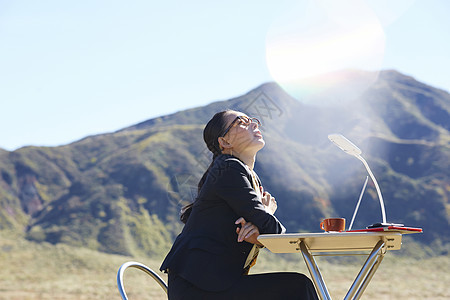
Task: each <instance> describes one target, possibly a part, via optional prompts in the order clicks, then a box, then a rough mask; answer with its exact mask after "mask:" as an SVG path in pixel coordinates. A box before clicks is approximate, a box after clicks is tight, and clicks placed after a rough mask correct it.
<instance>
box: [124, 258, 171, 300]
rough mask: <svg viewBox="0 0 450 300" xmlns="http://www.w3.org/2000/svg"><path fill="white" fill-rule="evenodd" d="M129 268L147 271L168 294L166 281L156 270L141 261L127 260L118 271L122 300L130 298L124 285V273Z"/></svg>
mask: <svg viewBox="0 0 450 300" xmlns="http://www.w3.org/2000/svg"><path fill="white" fill-rule="evenodd" d="M128 268H136V269H139V270H141V271H144V272H145V273H147V274H148V275H150V277H152V278H153V279H154V280H155V281H156V282H157V283H158V284H159V285H160V286H161V288H162V289H163V290H164V292H166V294H167V284H166V282H165V281H164V280H163V279H162V278H161V277H160V276H159V275H158V274H156V272H155V271H153V270H152V269H150V268H149V267H147V266H146V265H144V264H141V263H139V262H135V261H129V262H126V263H124V264H123V265H121V266H120V268H119V271H118V272H117V287H118V288H119V292H120V296H122V300H128V297H127V294H126V292H125V288H124V286H123V274H124V273H125V270H126V269H128Z"/></svg>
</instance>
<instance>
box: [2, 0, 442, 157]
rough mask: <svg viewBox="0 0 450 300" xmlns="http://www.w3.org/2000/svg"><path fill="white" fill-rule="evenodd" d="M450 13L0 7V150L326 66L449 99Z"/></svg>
mask: <svg viewBox="0 0 450 300" xmlns="http://www.w3.org/2000/svg"><path fill="white" fill-rule="evenodd" d="M448 12H450V1H446V0H427V1H425V0H415V1H414V0H396V1H391V0H374V1H363V0H360V1H357V0H341V1H335V0H316V1H312V0H309V1H306V0H305V1H292V0H290V1H288V0H280V1H256V0H254V1H250V0H249V1H149V0H146V1H144V0H134V1H106V0H105V1H101V0H90V1H86V0H78V1H68V0H66V1H60V0H40V1H34V0H0V105H1V106H0V128H1V130H0V148H4V149H6V150H14V149H17V148H19V147H22V146H26V145H36V146H57V145H63V144H67V143H70V142H73V141H76V140H78V139H81V138H83V137H85V136H88V135H92V134H98V133H106V132H111V131H115V130H118V129H121V128H123V127H126V126H129V125H133V124H135V123H138V122H141V121H144V120H147V119H150V118H153V117H157V116H160V115H165V114H169V113H173V112H176V111H179V110H183V109H187V108H191V107H197V106H202V105H206V104H208V103H211V102H213V101H217V100H226V99H229V98H232V97H235V96H239V95H241V94H243V93H245V92H247V91H249V90H251V89H253V88H255V87H256V86H258V85H260V84H262V83H264V82H268V81H274V80H275V81H278V82H280V83H282V81H283V80H286V78H291V77H292V76H294V77H295V76H297V77H299V76H308V75H314V72H319V73H320V72H326V71H333V70H334V69H333V68H346V67H352V68H361V69H365V70H371V71H374V70H379V69H396V70H398V71H400V72H402V73H405V74H407V75H410V76H413V77H414V78H416V79H417V80H419V81H422V82H425V83H427V84H429V85H432V86H434V87H438V88H442V89H444V90H447V91H449V90H450V80H449V79H450V58H449V54H448V53H450V38H449V32H450V18H448ZM336 24H339V25H342V26H336ZM338 27H339V28H342V30H341V31H339V30H336V28H338ZM361 28H363V29H364V31H361V30H359V29H361ZM357 29H358V30H357ZM318 45H321V46H320V51H316V52H314V51H311V49H317V47H318ZM309 46H311V47H309ZM295 47H298V48H295ZM293 49H294V50H295V49H298V51H297V50H295V51H293ZM355 49H356V50H355ZM307 50H308V51H309V52H307ZM355 51H359V52H355ZM280 53H282V55H281V54H280ZM308 53H315V54H311V55H309V54H308ZM349 53H351V55H347V56H346V57H345V59H344V56H345V55H344V54H349ZM343 55H344V56H343ZM305 57H306V58H305ZM280 58H283V59H284V61H283V60H280ZM324 58H327V60H326V61H324ZM293 61H294V62H295V66H296V68H295V70H294V71H293V70H287V69H286V64H288V66H289V65H292V63H291V62H293ZM298 70H302V72H301V74H300V73H298V72H299V71H298Z"/></svg>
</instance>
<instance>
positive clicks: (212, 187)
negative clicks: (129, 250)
mask: <svg viewBox="0 0 450 300" xmlns="http://www.w3.org/2000/svg"><path fill="white" fill-rule="evenodd" d="M239 217H244V219H245V220H246V221H247V222H252V223H253V224H255V225H256V226H257V227H258V229H259V231H260V233H261V234H263V233H282V232H284V231H285V229H284V227H283V225H282V224H281V223H280V222H279V221H278V220H277V218H276V217H275V216H273V215H271V214H269V213H267V212H266V211H265V209H264V206H263V205H262V203H261V200H260V198H259V196H258V194H257V193H256V192H255V190H254V189H253V186H252V175H251V173H250V170H249V168H248V167H247V166H246V165H244V164H243V163H242V162H241V161H240V160H239V159H237V158H236V157H233V156H231V155H220V156H219V157H217V158H216V160H215V162H214V164H213V166H212V167H211V169H210V170H209V172H208V176H207V178H206V181H205V183H204V185H203V187H202V189H201V190H200V193H199V195H198V198H197V200H196V201H195V204H194V206H193V209H192V212H191V215H190V216H189V219H188V221H187V223H186V225H185V226H184V228H183V231H182V232H181V233H180V235H179V236H178V237H177V239H176V240H175V243H174V244H173V246H172V249H171V250H170V252H169V254H168V255H167V257H166V258H165V260H164V262H163V264H162V265H161V268H160V270H161V271H167V270H169V272H170V273H172V272H173V273H176V274H178V275H179V276H181V277H183V278H184V279H186V280H188V281H189V282H191V283H192V284H194V285H195V286H197V287H199V288H201V289H203V290H207V291H223V290H226V289H228V288H230V287H231V286H232V284H233V283H234V282H235V281H236V280H238V279H239V277H240V276H241V275H242V272H243V268H244V263H245V261H246V259H247V256H248V254H249V252H250V250H251V248H252V247H253V245H252V244H250V243H247V242H245V241H244V242H241V243H238V242H237V234H236V227H237V226H236V225H235V224H234V222H235V221H236V220H237V219H238V218H239Z"/></svg>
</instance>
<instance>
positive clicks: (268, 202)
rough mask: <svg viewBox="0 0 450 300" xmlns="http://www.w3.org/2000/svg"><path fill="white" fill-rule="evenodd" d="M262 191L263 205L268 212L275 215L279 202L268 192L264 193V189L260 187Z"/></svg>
mask: <svg viewBox="0 0 450 300" xmlns="http://www.w3.org/2000/svg"><path fill="white" fill-rule="evenodd" d="M260 189H261V194H262V198H261V200H262V204H263V205H264V208H265V209H266V211H267V212H268V213H269V214H271V215H273V214H274V213H275V211H276V210H277V207H278V206H277V201H275V198H274V197H272V195H271V194H270V193H268V192H264V190H263V187H262V186H261V187H260Z"/></svg>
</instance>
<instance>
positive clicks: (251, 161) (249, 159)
mask: <svg viewBox="0 0 450 300" xmlns="http://www.w3.org/2000/svg"><path fill="white" fill-rule="evenodd" d="M225 154H231V155H233V156H235V157H237V158H239V159H240V160H241V161H242V162H243V163H244V164H246V165H247V167H249V169H250V170H252V171H253V167H254V166H255V161H256V153H254V154H247V153H239V152H236V151H232V152H231V151H230V152H228V153H225Z"/></svg>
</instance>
